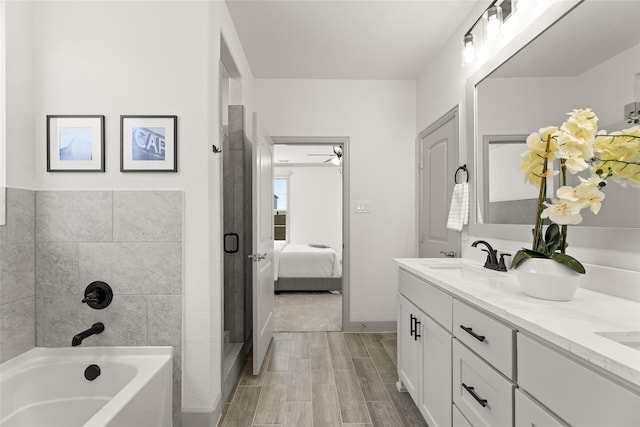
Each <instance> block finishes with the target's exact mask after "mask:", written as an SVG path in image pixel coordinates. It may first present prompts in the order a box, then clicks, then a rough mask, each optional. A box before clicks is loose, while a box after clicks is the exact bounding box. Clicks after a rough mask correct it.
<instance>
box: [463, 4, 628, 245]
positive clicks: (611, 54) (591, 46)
mask: <svg viewBox="0 0 640 427" xmlns="http://www.w3.org/2000/svg"><path fill="white" fill-rule="evenodd" d="M638 22H640V3H639V2H630V1H607V2H603V1H595V0H585V1H582V2H578V3H577V4H576V5H575V7H573V8H572V9H570V10H569V11H568V12H567V13H566V14H564V15H563V16H562V17H561V18H560V19H559V20H557V21H556V22H555V23H553V24H552V25H551V26H549V27H548V28H546V29H545V30H544V31H542V32H541V33H540V34H539V35H538V36H537V37H535V38H534V39H533V40H532V41H531V42H529V43H528V44H527V45H526V46H524V47H523V48H522V49H520V50H519V51H517V52H516V53H515V54H514V55H512V56H511V57H509V58H508V59H506V60H504V61H500V62H498V61H499V60H496V61H495V62H494V63H493V64H487V66H485V67H484V68H483V69H482V70H480V71H479V72H478V73H476V74H475V75H473V76H472V77H471V78H470V79H469V81H468V84H467V106H468V108H469V115H468V121H469V124H468V134H469V135H470V138H469V146H468V153H469V156H473V159H469V163H471V164H473V165H474V166H475V168H474V171H475V174H474V178H475V185H474V186H473V187H474V190H475V191H474V192H473V193H474V196H475V197H474V202H473V203H472V212H471V218H472V222H473V223H472V224H470V227H469V231H470V234H472V235H481V236H487V237H496V238H504V239H508V240H523V241H528V240H529V239H530V229H531V227H532V224H533V221H534V218H533V217H531V216H532V215H534V212H535V208H532V207H531V205H532V203H533V206H535V200H533V201H532V199H535V198H537V194H535V193H536V188H535V187H533V186H531V185H530V184H526V185H525V184H524V174H523V173H522V172H521V171H520V170H519V168H518V166H519V163H520V161H519V156H520V154H521V153H523V152H525V151H526V145H525V141H526V136H527V135H528V134H530V133H531V132H534V131H537V130H538V129H539V128H541V127H546V126H560V125H561V124H562V122H563V121H564V120H565V119H566V117H567V116H566V113H567V112H570V111H572V110H573V109H574V108H583V107H588V108H592V109H593V110H594V112H595V113H596V114H597V115H598V117H599V118H600V121H599V123H598V124H599V128H600V129H605V130H607V131H609V132H611V131H615V130H621V129H624V128H628V127H630V126H632V124H629V123H626V121H625V119H624V105H625V104H628V103H630V102H634V101H638V100H640V99H636V98H640V93H637V92H640V88H637V87H635V86H637V85H638V82H637V79H639V78H640V76H639V75H638V74H639V73H640V26H639V25H638V24H637V23H638ZM471 160H473V161H471ZM576 181H577V179H576ZM569 184H570V185H573V184H572V183H569ZM556 185H557V184H556ZM526 186H529V187H530V190H527V189H526ZM523 187H524V188H523ZM531 190H532V191H531ZM604 192H605V194H606V199H605V201H604V202H603V205H602V210H601V211H600V213H599V214H598V215H593V214H591V213H590V212H585V215H584V216H583V217H584V220H583V222H582V223H581V224H580V226H573V227H572V243H573V244H574V245H576V246H584V247H593V246H595V245H597V247H602V245H603V244H605V245H610V246H611V248H612V249H617V250H621V249H622V248H621V247H620V241H618V242H617V243H616V244H614V243H611V242H615V241H616V240H618V239H617V238H615V237H612V234H611V233H614V232H615V234H618V233H620V236H621V238H622V239H623V241H624V242H625V243H624V244H623V246H629V247H632V246H636V247H635V248H634V249H633V251H634V252H637V251H638V248H637V243H635V245H634V244H633V243H632V242H630V240H633V239H630V237H631V236H635V239H636V242H637V241H638V240H637V239H638V238H640V215H638V212H640V190H638V189H631V188H623V187H621V186H619V185H618V184H615V183H609V184H608V185H607V187H606V189H605V190H604ZM548 195H549V196H553V194H552V192H549V193H548ZM473 219H475V221H473ZM573 230H575V231H573ZM614 230H616V231H614ZM598 236H599V237H598ZM603 242H604V243H603Z"/></svg>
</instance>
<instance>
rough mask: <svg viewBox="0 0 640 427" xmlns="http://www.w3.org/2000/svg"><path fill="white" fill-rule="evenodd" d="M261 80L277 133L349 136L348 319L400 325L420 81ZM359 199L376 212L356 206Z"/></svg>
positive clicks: (262, 105) (259, 94) (261, 99)
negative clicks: (401, 262) (400, 278)
mask: <svg viewBox="0 0 640 427" xmlns="http://www.w3.org/2000/svg"><path fill="white" fill-rule="evenodd" d="M255 88H256V92H255V93H256V108H257V109H258V111H262V112H264V115H263V117H264V119H265V123H266V124H267V126H268V130H269V132H270V133H271V135H273V136H348V137H349V155H350V159H349V162H350V163H349V167H350V176H349V180H350V188H349V191H350V202H349V206H347V207H346V209H348V210H349V212H350V226H351V232H350V245H351V247H350V257H351V265H350V286H351V290H350V307H349V309H350V319H349V320H350V322H351V323H352V326H353V327H356V325H357V329H358V330H359V328H360V326H361V323H362V322H367V323H368V325H369V327H370V328H372V327H374V326H375V325H376V322H381V323H378V325H383V326H386V328H393V327H395V320H396V313H395V301H396V290H397V284H396V281H397V278H396V275H397V268H396V266H395V264H394V262H393V258H398V257H411V256H414V255H415V252H414V242H415V184H414V182H415V165H414V163H415V154H414V153H415V135H416V133H415V126H416V125H415V113H416V110H415V101H416V86H415V81H379V80H294V79H288V80H276V79H256V80H255ZM354 201H368V202H369V205H370V207H371V212H370V213H357V214H356V213H354V206H353V205H354ZM372 266H375V268H372Z"/></svg>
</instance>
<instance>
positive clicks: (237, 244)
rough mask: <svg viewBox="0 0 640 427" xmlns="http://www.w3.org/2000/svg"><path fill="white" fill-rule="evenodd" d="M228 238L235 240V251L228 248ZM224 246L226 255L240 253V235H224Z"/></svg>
mask: <svg viewBox="0 0 640 427" xmlns="http://www.w3.org/2000/svg"><path fill="white" fill-rule="evenodd" d="M227 237H233V238H234V239H235V248H234V249H229V248H228V247H227ZM223 246H224V251H225V253H228V254H235V253H236V252H238V249H239V248H240V238H239V236H238V233H226V234H225V235H224V243H223Z"/></svg>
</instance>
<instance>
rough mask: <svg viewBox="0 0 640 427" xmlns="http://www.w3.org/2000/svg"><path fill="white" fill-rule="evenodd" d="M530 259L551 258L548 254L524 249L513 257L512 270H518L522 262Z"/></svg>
mask: <svg viewBox="0 0 640 427" xmlns="http://www.w3.org/2000/svg"><path fill="white" fill-rule="evenodd" d="M529 258H549V257H548V256H547V255H546V254H544V253H542V252H538V251H533V250H531V249H524V248H522V249H521V250H519V251H518V252H516V253H515V255H514V256H513V260H512V261H511V268H516V267H517V266H518V265H520V263H522V261H524V260H525V259H529Z"/></svg>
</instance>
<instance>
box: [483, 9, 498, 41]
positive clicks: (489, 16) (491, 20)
mask: <svg viewBox="0 0 640 427" xmlns="http://www.w3.org/2000/svg"><path fill="white" fill-rule="evenodd" d="M485 19H486V23H485V37H486V38H487V41H494V40H495V39H497V38H498V35H499V34H500V27H501V26H502V9H501V8H499V7H497V6H491V7H490V8H489V9H487V13H486V15H485Z"/></svg>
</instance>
